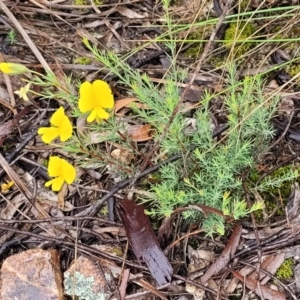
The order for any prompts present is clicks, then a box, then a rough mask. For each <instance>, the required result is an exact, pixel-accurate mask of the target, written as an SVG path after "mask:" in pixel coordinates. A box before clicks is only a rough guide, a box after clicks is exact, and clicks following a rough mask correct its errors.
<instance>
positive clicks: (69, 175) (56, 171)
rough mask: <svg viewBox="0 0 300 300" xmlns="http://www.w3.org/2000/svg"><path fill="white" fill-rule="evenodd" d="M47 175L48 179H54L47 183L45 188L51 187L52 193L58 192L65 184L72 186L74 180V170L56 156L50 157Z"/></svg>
mask: <svg viewBox="0 0 300 300" xmlns="http://www.w3.org/2000/svg"><path fill="white" fill-rule="evenodd" d="M48 174H49V176H50V177H55V178H54V179H51V180H49V181H47V182H46V183H45V186H46V187H49V186H52V187H51V188H52V191H54V192H58V191H59V190H60V189H61V187H62V186H63V184H64V183H65V182H67V183H68V184H72V183H73V182H74V180H75V178H76V170H75V168H74V167H73V166H72V165H71V164H70V163H68V162H67V161H66V160H64V159H62V158H60V157H58V156H50V159H49V164H48Z"/></svg>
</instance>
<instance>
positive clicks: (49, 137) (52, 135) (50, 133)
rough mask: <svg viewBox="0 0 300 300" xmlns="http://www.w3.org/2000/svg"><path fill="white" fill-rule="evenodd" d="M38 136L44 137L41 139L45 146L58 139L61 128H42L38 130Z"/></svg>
mask: <svg viewBox="0 0 300 300" xmlns="http://www.w3.org/2000/svg"><path fill="white" fill-rule="evenodd" d="M38 134H40V135H42V136H41V139H42V141H43V142H44V143H45V144H50V143H51V142H52V141H53V140H54V139H56V138H57V137H58V136H59V134H60V132H59V128H55V127H41V128H40V129H39V130H38Z"/></svg>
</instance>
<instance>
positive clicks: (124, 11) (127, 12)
mask: <svg viewBox="0 0 300 300" xmlns="http://www.w3.org/2000/svg"><path fill="white" fill-rule="evenodd" d="M116 11H117V12H118V13H119V14H120V15H122V16H124V17H126V18H128V19H145V18H146V16H143V15H141V14H138V13H137V12H135V11H133V10H131V9H129V8H127V7H125V6H118V7H116Z"/></svg>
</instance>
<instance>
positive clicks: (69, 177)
mask: <svg viewBox="0 0 300 300" xmlns="http://www.w3.org/2000/svg"><path fill="white" fill-rule="evenodd" d="M62 169H63V178H64V180H65V181H66V182H67V183H68V184H71V183H73V182H74V180H75V178H76V170H75V168H74V167H73V166H72V165H71V164H70V163H69V162H67V161H66V160H62Z"/></svg>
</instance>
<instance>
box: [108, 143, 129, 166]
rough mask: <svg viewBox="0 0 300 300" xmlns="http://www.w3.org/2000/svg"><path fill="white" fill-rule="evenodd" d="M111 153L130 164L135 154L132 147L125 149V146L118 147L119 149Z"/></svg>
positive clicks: (117, 158)
mask: <svg viewBox="0 0 300 300" xmlns="http://www.w3.org/2000/svg"><path fill="white" fill-rule="evenodd" d="M110 155H111V156H112V157H113V158H114V159H116V160H118V161H119V162H121V163H123V164H125V165H129V164H130V163H131V161H132V160H133V159H134V154H133V151H132V150H130V149H125V148H122V147H120V148H118V149H114V150H113V151H112V152H111V153H110Z"/></svg>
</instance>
